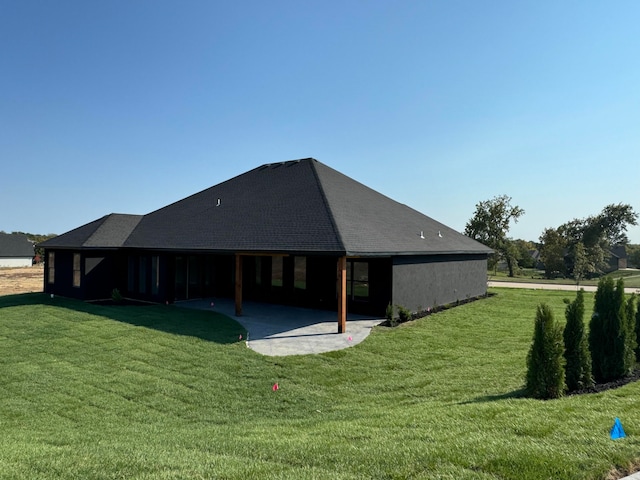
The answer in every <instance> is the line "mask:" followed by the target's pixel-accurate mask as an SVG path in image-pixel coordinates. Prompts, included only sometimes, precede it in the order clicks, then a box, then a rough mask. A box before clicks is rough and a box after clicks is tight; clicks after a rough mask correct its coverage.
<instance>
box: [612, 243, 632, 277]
mask: <svg viewBox="0 0 640 480" xmlns="http://www.w3.org/2000/svg"><path fill="white" fill-rule="evenodd" d="M627 259H628V256H627V248H626V247H625V246H624V245H614V246H613V247H611V250H610V255H609V269H608V271H610V272H614V271H616V270H621V269H623V268H627V267H628V264H627Z"/></svg>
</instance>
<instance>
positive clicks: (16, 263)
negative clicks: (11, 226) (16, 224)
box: [0, 233, 35, 268]
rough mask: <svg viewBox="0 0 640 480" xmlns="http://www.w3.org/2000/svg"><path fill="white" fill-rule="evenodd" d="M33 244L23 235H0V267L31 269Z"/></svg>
mask: <svg viewBox="0 0 640 480" xmlns="http://www.w3.org/2000/svg"><path fill="white" fill-rule="evenodd" d="M34 255H35V253H34V249H33V243H32V242H31V241H30V240H29V239H28V238H27V236H26V235H24V234H22V233H0V267H3V268H6V267H30V266H31V265H32V264H33V257H34Z"/></svg>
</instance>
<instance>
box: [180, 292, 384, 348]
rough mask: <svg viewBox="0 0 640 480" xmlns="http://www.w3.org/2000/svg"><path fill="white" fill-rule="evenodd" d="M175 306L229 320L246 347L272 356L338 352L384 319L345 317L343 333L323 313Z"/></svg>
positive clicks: (202, 303) (207, 302)
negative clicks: (237, 311) (240, 330)
mask: <svg viewBox="0 0 640 480" xmlns="http://www.w3.org/2000/svg"><path fill="white" fill-rule="evenodd" d="M212 303H213V306H212V305H211V304H212ZM176 305H177V306H181V307H186V308H195V309H199V310H212V311H215V312H218V313H222V314H224V315H227V316H228V317H231V318H233V319H234V320H236V321H237V322H238V323H240V324H241V325H242V326H243V327H244V328H245V329H246V330H247V332H249V334H248V338H247V346H248V347H249V348H250V349H252V350H254V351H256V352H258V353H261V354H262V355H267V356H272V357H278V356H286V355H308V354H313V353H323V352H331V351H335V350H342V349H344V348H348V347H351V346H353V345H357V344H358V343H360V342H362V341H363V340H364V339H365V338H367V336H368V335H369V333H370V332H371V329H372V328H373V327H374V326H376V325H378V324H380V323H382V322H383V321H384V318H375V317H371V316H364V315H355V314H349V315H348V316H347V332H346V333H338V318H337V316H338V314H337V313H336V312H330V311H325V310H312V309H308V308H299V307H291V306H286V305H274V304H270V303H260V302H243V303H242V316H240V317H236V316H235V304H234V301H233V300H231V299H226V298H224V299H222V298H221V299H202V300H187V301H183V302H177V303H176Z"/></svg>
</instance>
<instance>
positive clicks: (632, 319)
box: [622, 288, 638, 373]
mask: <svg viewBox="0 0 640 480" xmlns="http://www.w3.org/2000/svg"><path fill="white" fill-rule="evenodd" d="M622 290H623V292H624V288H623V289H622ZM624 307H625V315H624V320H625V321H626V324H625V341H626V345H625V349H624V354H625V359H624V362H625V368H626V369H627V371H628V373H631V372H633V370H634V367H635V364H636V349H637V348H638V341H637V339H636V297H635V295H631V296H630V297H629V299H628V300H627V302H626V304H625V306H624Z"/></svg>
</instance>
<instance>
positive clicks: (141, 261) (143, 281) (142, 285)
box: [138, 255, 147, 294]
mask: <svg viewBox="0 0 640 480" xmlns="http://www.w3.org/2000/svg"><path fill="white" fill-rule="evenodd" d="M138 293H143V294H144V293H147V257H145V256H144V255H141V256H140V257H139V258H138Z"/></svg>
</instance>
